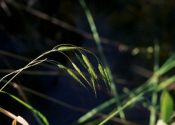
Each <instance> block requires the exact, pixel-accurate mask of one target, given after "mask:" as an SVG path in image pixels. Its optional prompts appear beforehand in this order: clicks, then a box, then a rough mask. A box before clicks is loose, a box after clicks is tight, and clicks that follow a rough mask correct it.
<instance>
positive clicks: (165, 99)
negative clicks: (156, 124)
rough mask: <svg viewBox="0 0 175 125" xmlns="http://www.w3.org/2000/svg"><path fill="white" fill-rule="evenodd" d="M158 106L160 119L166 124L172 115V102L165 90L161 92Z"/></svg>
mask: <svg viewBox="0 0 175 125" xmlns="http://www.w3.org/2000/svg"><path fill="white" fill-rule="evenodd" d="M160 104H161V106H160V118H161V120H163V121H164V122H166V123H168V122H169V121H170V119H171V116H172V114H173V108H174V102H173V98H172V97H171V95H170V94H169V92H168V91H167V90H164V91H163V92H162V95H161V102H160Z"/></svg>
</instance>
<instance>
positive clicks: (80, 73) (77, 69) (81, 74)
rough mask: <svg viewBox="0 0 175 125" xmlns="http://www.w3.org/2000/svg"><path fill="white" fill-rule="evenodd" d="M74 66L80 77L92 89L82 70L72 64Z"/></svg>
mask: <svg viewBox="0 0 175 125" xmlns="http://www.w3.org/2000/svg"><path fill="white" fill-rule="evenodd" d="M72 66H73V67H74V69H75V70H76V71H77V72H78V73H79V75H80V76H81V77H82V78H83V79H84V80H85V81H86V82H87V83H88V85H89V86H90V87H92V86H91V84H90V83H89V81H88V80H87V78H86V77H85V76H84V74H83V73H82V71H81V70H80V68H78V66H77V65H76V64H75V63H73V62H72Z"/></svg>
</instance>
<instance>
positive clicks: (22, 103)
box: [0, 91, 49, 125]
mask: <svg viewBox="0 0 175 125" xmlns="http://www.w3.org/2000/svg"><path fill="white" fill-rule="evenodd" d="M0 93H3V94H6V95H8V96H9V97H11V98H12V99H14V100H15V101H17V102H18V103H20V104H21V105H23V106H24V107H26V108H27V109H29V110H30V111H32V112H33V113H35V114H36V115H37V116H38V117H39V118H40V119H41V120H42V122H43V124H44V125H49V122H48V120H47V118H46V117H45V116H44V115H43V114H42V113H41V112H39V111H38V110H36V109H35V108H33V107H32V106H31V105H29V104H27V103H26V102H24V101H22V100H21V99H19V98H18V97H16V96H14V95H12V94H10V93H7V92H4V91H0Z"/></svg>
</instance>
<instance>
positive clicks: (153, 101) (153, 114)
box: [149, 41, 160, 125]
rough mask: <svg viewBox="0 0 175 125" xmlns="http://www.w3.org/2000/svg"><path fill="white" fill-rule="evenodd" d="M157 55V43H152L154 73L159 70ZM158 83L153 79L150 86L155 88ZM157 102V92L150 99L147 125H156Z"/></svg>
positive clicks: (158, 48)
mask: <svg viewBox="0 0 175 125" xmlns="http://www.w3.org/2000/svg"><path fill="white" fill-rule="evenodd" d="M159 55H160V47H159V44H158V41H155V43H154V69H153V70H154V73H155V72H156V71H158V69H159ZM158 82H159V76H155V77H154V81H153V82H152V85H153V86H155V87H157V85H158ZM157 100H158V95H157V92H156V91H155V92H153V94H152V97H151V105H150V123H149V125H155V124H156V113H157Z"/></svg>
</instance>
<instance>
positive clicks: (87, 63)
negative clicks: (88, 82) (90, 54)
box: [82, 54, 97, 80]
mask: <svg viewBox="0 0 175 125" xmlns="http://www.w3.org/2000/svg"><path fill="white" fill-rule="evenodd" d="M82 59H83V61H84V63H85V64H86V65H87V68H88V69H87V70H88V72H89V74H90V75H91V76H92V77H93V79H95V80H97V75H96V73H95V71H94V68H93V66H92V64H91V63H90V61H89V59H88V58H87V56H85V55H84V54H82Z"/></svg>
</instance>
